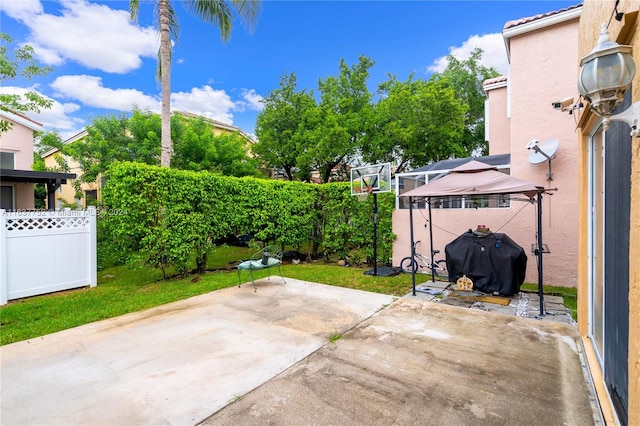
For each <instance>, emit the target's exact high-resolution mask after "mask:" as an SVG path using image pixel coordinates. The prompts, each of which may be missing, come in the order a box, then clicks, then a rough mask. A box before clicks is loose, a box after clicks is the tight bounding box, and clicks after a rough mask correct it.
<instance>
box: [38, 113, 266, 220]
mask: <svg viewBox="0 0 640 426" xmlns="http://www.w3.org/2000/svg"><path fill="white" fill-rule="evenodd" d="M173 114H174V115H179V116H182V117H184V118H186V119H193V120H196V119H200V118H202V119H204V120H205V122H206V123H207V124H209V125H211V127H212V128H213V133H214V135H216V136H220V135H230V134H238V135H240V136H241V137H242V138H244V139H245V140H246V141H247V144H248V145H249V147H250V146H251V145H252V144H254V143H255V141H254V140H253V139H252V138H251V137H250V136H249V135H248V134H247V133H245V132H244V131H242V130H241V129H239V128H238V127H235V126H232V125H230V124H225V123H222V122H220V121H217V120H213V119H210V118H206V117H202V116H199V115H196V114H192V113H188V112H180V111H175V112H173ZM87 135H88V133H87V131H86V130H82V131H81V132H79V133H77V134H76V135H74V136H72V137H70V138H69V139H67V140H66V141H64V144H65V145H67V144H72V143H74V142H76V141H79V140H82V139H83V138H85V137H86V136H87ZM249 152H251V151H250V150H249ZM60 155H62V154H61V153H60V151H59V150H58V149H51V150H49V151H47V152H45V153H43V154H42V158H43V159H44V163H45V165H46V166H47V167H48V168H55V167H58V160H57V159H56V157H59V156H60ZM64 160H65V163H66V165H67V167H68V168H69V172H71V173H75V174H77V175H78V176H82V170H81V169H80V165H79V163H78V162H77V161H76V160H74V159H73V158H71V157H68V156H65V159H64ZM103 185H104V181H103V179H102V176H98V178H97V179H96V180H95V181H94V182H82V183H81V184H80V187H79V188H80V190H79V191H78V190H77V189H76V188H75V187H74V185H73V183H72V182H68V183H67V184H66V185H62V186H61V187H60V188H59V189H58V192H57V193H56V196H55V199H56V208H61V207H62V206H64V205H69V204H75V205H76V206H77V207H78V208H86V207H87V206H88V205H92V204H94V203H95V202H98V201H99V200H101V199H102V187H103Z"/></svg>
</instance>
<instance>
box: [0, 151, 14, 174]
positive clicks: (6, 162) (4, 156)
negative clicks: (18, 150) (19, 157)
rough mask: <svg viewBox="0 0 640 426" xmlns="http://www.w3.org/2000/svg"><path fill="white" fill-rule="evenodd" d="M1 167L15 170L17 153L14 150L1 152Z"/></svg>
mask: <svg viewBox="0 0 640 426" xmlns="http://www.w3.org/2000/svg"><path fill="white" fill-rule="evenodd" d="M0 168H3V169H5V170H14V169H15V168H16V163H15V154H14V153H13V152H0Z"/></svg>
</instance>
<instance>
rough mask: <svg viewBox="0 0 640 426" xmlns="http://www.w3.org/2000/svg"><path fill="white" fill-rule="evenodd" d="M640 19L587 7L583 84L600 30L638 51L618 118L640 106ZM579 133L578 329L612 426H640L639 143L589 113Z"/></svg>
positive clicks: (594, 3) (610, 7)
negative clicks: (603, 26)
mask: <svg viewBox="0 0 640 426" xmlns="http://www.w3.org/2000/svg"><path fill="white" fill-rule="evenodd" d="M618 12H619V13H620V15H621V16H620V18H621V19H620V20H618V19H612V17H615V15H616V13H618ZM639 14H640V1H638V0H633V1H631V0H621V1H620V2H617V1H614V0H606V1H604V0H586V1H585V2H584V5H583V14H582V16H581V18H580V29H579V43H578V61H577V62H576V66H575V70H574V71H573V72H572V73H571V75H572V76H574V79H575V80H576V83H577V78H578V75H579V66H580V59H581V58H583V57H585V56H587V55H588V54H589V53H590V52H591V51H592V49H594V47H595V46H596V44H597V42H598V37H599V33H600V26H601V23H603V22H604V23H605V24H606V23H608V33H609V36H610V38H611V40H612V41H615V42H617V43H619V44H622V45H632V46H633V52H632V55H633V58H634V60H635V64H636V74H635V77H634V79H633V81H632V84H631V88H630V89H629V90H627V91H626V93H625V101H624V103H623V104H622V105H621V106H619V107H618V109H617V110H616V112H622V111H625V109H626V107H627V106H628V105H629V104H631V103H633V102H639V101H640V31H639V30H638V26H639V25H640V19H639V18H638V15H639ZM585 104H586V101H585ZM577 127H578V131H577V137H576V138H577V140H578V148H579V150H578V155H577V156H576V162H577V163H578V171H579V173H578V175H577V179H576V180H577V183H578V193H579V198H578V206H579V216H578V226H579V239H578V248H579V249H578V328H579V331H580V335H581V337H582V339H583V343H584V349H585V355H586V361H587V363H588V366H589V368H588V369H589V372H590V374H591V377H592V378H593V383H594V385H595V388H596V392H597V395H598V400H599V401H600V405H601V406H602V412H603V414H604V417H605V420H606V422H607V424H623V425H640V137H636V138H632V137H631V136H630V135H629V126H628V125H627V124H625V123H620V122H612V123H611V127H610V128H609V130H608V131H604V130H603V125H602V119H601V118H600V117H598V116H597V115H596V114H595V113H593V112H592V111H591V110H590V108H588V107H586V108H583V109H582V110H581V111H580V117H579V121H578V123H577Z"/></svg>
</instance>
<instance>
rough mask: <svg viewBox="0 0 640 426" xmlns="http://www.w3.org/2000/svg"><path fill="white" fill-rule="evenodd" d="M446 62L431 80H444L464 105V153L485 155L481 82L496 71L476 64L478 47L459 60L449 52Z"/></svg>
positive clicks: (485, 142)
mask: <svg viewBox="0 0 640 426" xmlns="http://www.w3.org/2000/svg"><path fill="white" fill-rule="evenodd" d="M447 59H448V61H449V64H448V65H447V68H446V69H445V70H444V71H442V72H441V73H436V74H434V75H433V76H431V79H432V80H434V81H438V80H443V79H446V80H448V81H449V83H450V85H451V87H452V88H453V90H454V91H455V93H456V97H457V98H458V99H460V100H461V101H463V102H464V103H465V104H467V105H468V109H467V113H466V115H465V120H464V124H465V128H464V136H463V139H462V145H463V146H464V149H465V155H466V156H469V155H472V154H486V153H487V149H488V146H487V141H485V136H484V129H485V122H484V101H485V94H484V91H483V89H482V83H484V81H485V80H487V79H490V78H494V77H498V76H499V75H500V74H499V73H498V71H497V70H496V69H495V68H493V67H491V68H487V67H485V66H482V65H480V60H481V59H482V49H480V48H476V49H474V50H473V52H472V53H471V56H469V58H468V59H466V60H460V59H457V58H454V57H453V56H451V55H449V56H448V57H447Z"/></svg>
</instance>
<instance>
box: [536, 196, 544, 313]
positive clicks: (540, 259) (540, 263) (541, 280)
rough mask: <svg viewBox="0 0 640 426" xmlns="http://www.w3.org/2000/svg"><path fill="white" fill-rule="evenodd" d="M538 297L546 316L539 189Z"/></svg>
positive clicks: (541, 309) (542, 311) (541, 310)
mask: <svg viewBox="0 0 640 426" xmlns="http://www.w3.org/2000/svg"><path fill="white" fill-rule="evenodd" d="M537 201H538V250H537V253H536V255H537V256H538V298H539V299H540V316H544V296H543V294H542V284H543V274H542V251H543V250H542V191H541V190H538V200H537Z"/></svg>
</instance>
